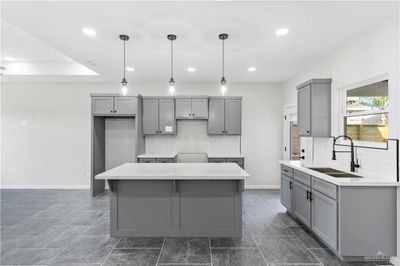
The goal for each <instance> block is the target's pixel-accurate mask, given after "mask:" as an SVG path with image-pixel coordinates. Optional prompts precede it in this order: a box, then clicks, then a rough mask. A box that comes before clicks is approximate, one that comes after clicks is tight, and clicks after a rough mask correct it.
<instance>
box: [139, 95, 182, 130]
mask: <svg viewBox="0 0 400 266" xmlns="http://www.w3.org/2000/svg"><path fill="white" fill-rule="evenodd" d="M175 133H176V126H175V103H174V99H170V98H159V99H158V98H143V134H144V135H157V134H164V135H170V134H175Z"/></svg>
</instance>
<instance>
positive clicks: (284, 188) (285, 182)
mask: <svg viewBox="0 0 400 266" xmlns="http://www.w3.org/2000/svg"><path fill="white" fill-rule="evenodd" d="M292 195H293V179H292V178H289V177H287V176H285V175H281V203H282V205H283V206H285V208H286V209H287V211H288V212H292V208H293V204H292V202H293V201H292V197H293V196H292Z"/></svg>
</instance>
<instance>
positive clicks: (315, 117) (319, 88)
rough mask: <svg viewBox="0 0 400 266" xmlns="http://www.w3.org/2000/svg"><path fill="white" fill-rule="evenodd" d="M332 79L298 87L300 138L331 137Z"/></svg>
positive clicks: (316, 80) (307, 83)
mask: <svg viewBox="0 0 400 266" xmlns="http://www.w3.org/2000/svg"><path fill="white" fill-rule="evenodd" d="M331 83H332V80H331V79H311V80H309V81H307V82H305V83H303V84H301V85H299V86H297V108H298V110H297V111H298V114H297V117H298V125H299V135H300V136H312V137H330V136H331Z"/></svg>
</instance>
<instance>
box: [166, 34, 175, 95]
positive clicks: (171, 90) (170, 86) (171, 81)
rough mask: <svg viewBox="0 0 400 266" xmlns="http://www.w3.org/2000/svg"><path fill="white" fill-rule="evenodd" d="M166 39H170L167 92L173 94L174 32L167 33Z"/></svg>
mask: <svg viewBox="0 0 400 266" xmlns="http://www.w3.org/2000/svg"><path fill="white" fill-rule="evenodd" d="M167 39H168V40H170V41H171V78H170V79H169V82H168V83H169V93H170V94H171V95H174V93H175V79H174V45H173V42H174V41H175V40H176V35H175V34H168V36H167Z"/></svg>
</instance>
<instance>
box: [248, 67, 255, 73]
mask: <svg viewBox="0 0 400 266" xmlns="http://www.w3.org/2000/svg"><path fill="white" fill-rule="evenodd" d="M256 70H257V68H255V67H249V68H248V69H247V71H249V72H254V71H256Z"/></svg>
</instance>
